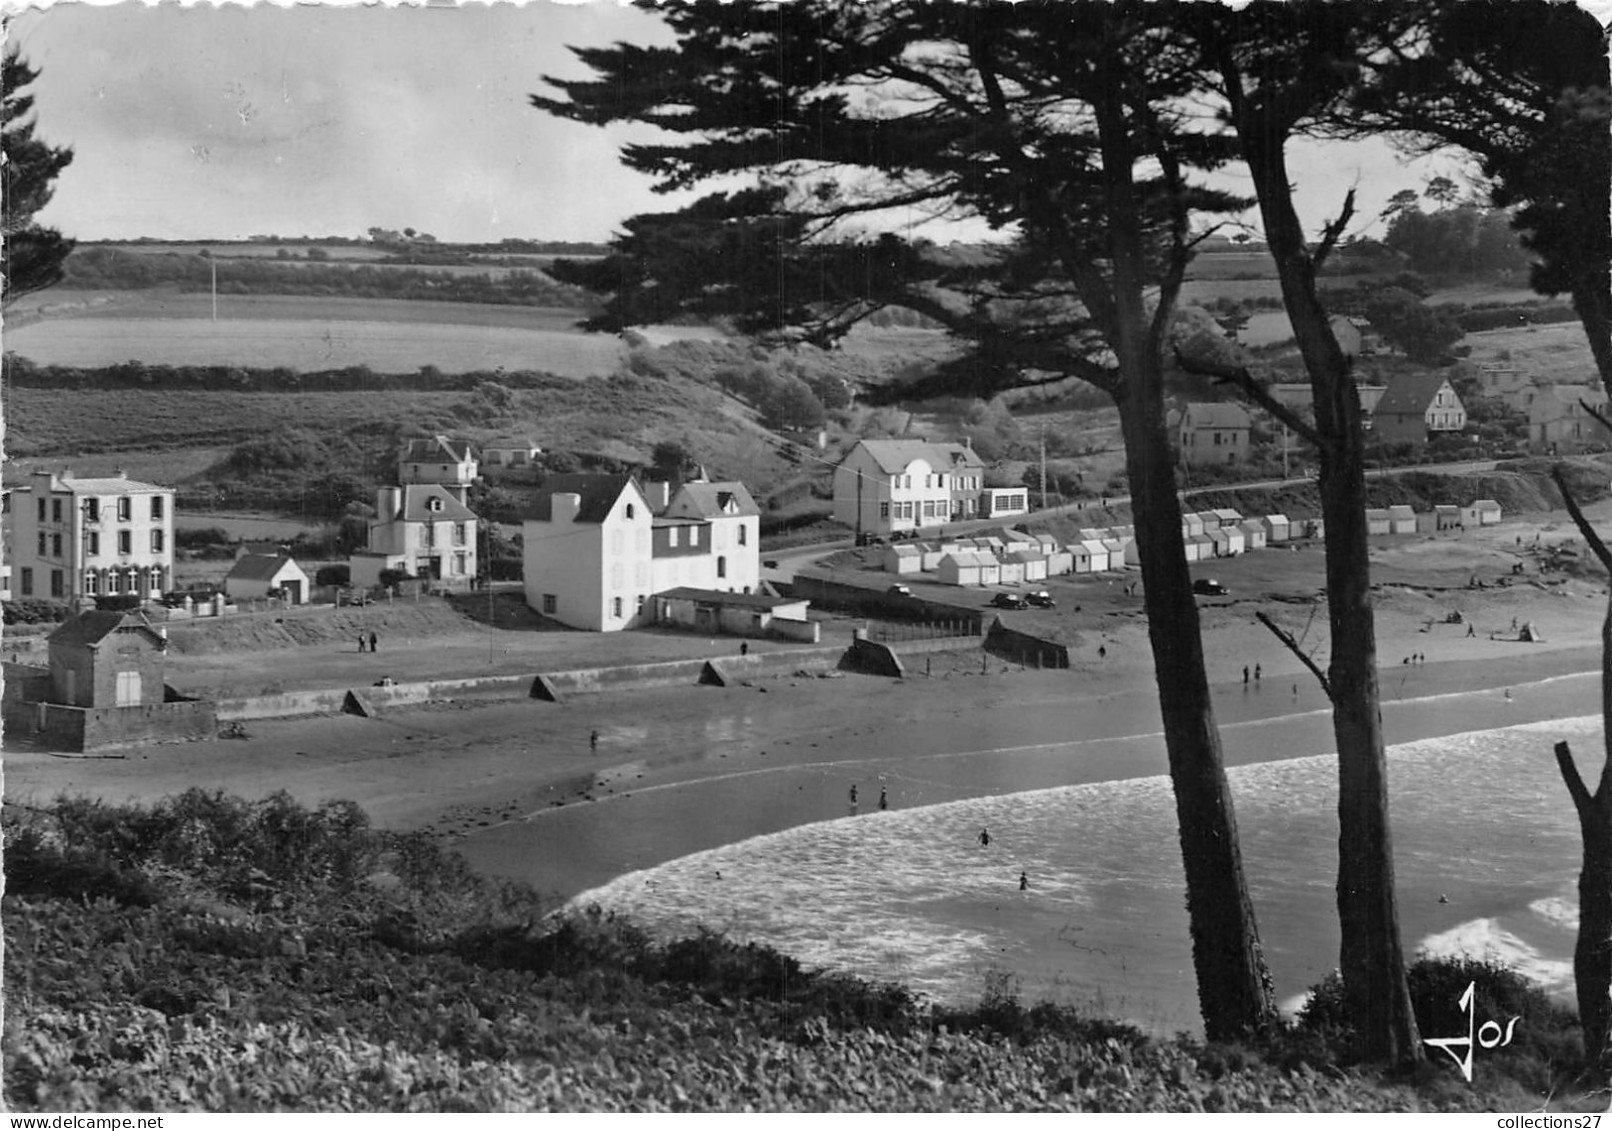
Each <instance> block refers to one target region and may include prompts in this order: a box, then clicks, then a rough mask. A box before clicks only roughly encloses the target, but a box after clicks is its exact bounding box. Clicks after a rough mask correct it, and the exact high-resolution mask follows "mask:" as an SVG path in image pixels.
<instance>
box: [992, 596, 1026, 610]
mask: <svg viewBox="0 0 1612 1131" xmlns="http://www.w3.org/2000/svg"><path fill="white" fill-rule="evenodd" d="M991 604H992V605H994V606H995V607H996V608H998V609H1028V608H1029V607H1030V602H1028V601H1026V600H1025V599H1024V598H1023V597H1021V596H1019V595H1018V594H1017V593H998V594H997V595H996V596H994V597H992V598H991Z"/></svg>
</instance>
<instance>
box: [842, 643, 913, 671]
mask: <svg viewBox="0 0 1612 1131" xmlns="http://www.w3.org/2000/svg"><path fill="white" fill-rule="evenodd" d="M845 666H846V667H848V668H850V669H851V670H852V671H858V672H864V673H866V674H867V675H888V676H894V677H896V678H897V679H900V678H901V677H902V676H904V675H906V669H905V668H904V667H902V665H901V657H900V656H897V655H896V654H895V652H893V651H892V650H891V649H890V646H889V645H888V644H881V643H879V642H878V641H877V640H868V639H865V638H863V637H860V636H859V637H857V638H856V639H855V640H853V641H851V649H850V651H848V652H846V653H845Z"/></svg>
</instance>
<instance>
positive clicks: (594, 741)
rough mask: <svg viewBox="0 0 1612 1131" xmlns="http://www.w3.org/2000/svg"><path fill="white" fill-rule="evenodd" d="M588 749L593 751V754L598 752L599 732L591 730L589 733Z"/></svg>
mask: <svg viewBox="0 0 1612 1131" xmlns="http://www.w3.org/2000/svg"><path fill="white" fill-rule="evenodd" d="M588 749H589V750H590V751H592V752H593V753H595V754H597V753H599V732H598V731H593V732H592V733H590V734H589V735H588Z"/></svg>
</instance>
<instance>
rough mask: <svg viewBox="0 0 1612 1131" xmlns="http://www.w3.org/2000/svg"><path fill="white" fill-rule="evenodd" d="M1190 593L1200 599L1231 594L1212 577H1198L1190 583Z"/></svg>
mask: <svg viewBox="0 0 1612 1131" xmlns="http://www.w3.org/2000/svg"><path fill="white" fill-rule="evenodd" d="M1192 591H1193V592H1194V593H1196V594H1197V595H1198V596H1200V597H1225V596H1227V595H1228V594H1229V593H1231V590H1230V589H1227V588H1226V587H1225V586H1224V585H1222V584H1220V582H1218V581H1216V580H1215V579H1214V578H1212V577H1200V578H1198V580H1196V581H1194V582H1193V583H1192Z"/></svg>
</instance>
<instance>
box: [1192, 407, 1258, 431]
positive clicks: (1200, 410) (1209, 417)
mask: <svg viewBox="0 0 1612 1131" xmlns="http://www.w3.org/2000/svg"><path fill="white" fill-rule="evenodd" d="M1189 422H1190V423H1191V425H1192V427H1193V428H1194V429H1197V428H1251V427H1253V423H1254V420H1253V417H1251V416H1249V415H1248V410H1247V409H1245V408H1244V407H1243V406H1242V405H1240V404H1232V403H1230V402H1228V401H1195V402H1193V403H1192V404H1189V405H1187V408H1186V413H1185V416H1184V417H1183V419H1182V426H1183V427H1185V426H1186V424H1187V423H1189Z"/></svg>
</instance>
